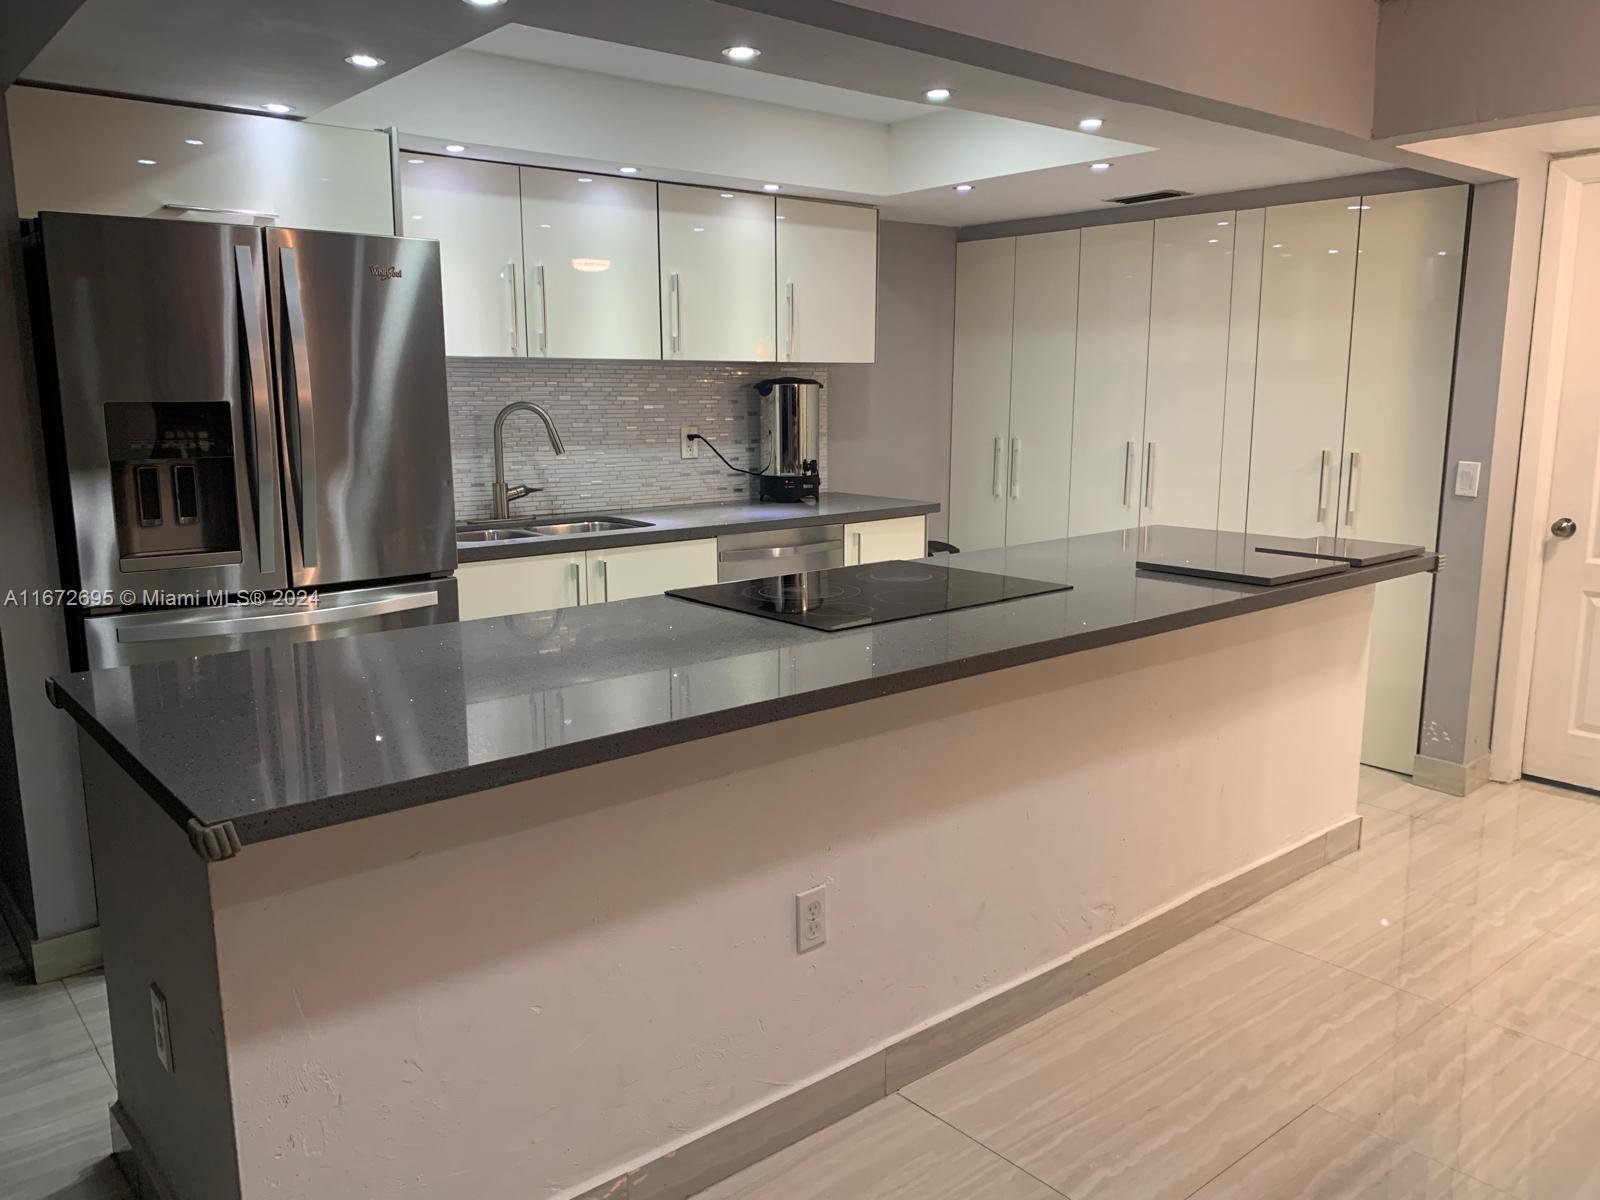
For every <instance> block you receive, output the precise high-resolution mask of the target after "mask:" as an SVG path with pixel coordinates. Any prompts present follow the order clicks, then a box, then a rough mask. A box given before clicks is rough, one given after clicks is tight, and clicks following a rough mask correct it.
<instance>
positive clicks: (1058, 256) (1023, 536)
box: [955, 229, 1080, 546]
mask: <svg viewBox="0 0 1600 1200" xmlns="http://www.w3.org/2000/svg"><path fill="white" fill-rule="evenodd" d="M1079 241H1080V238H1079V233H1078V231H1077V230H1076V229H1069V230H1063V231H1061V232H1058V233H1037V234H1030V235H1028V236H1027V237H1019V238H1018V239H1017V268H1016V273H1017V278H1016V288H1015V302H1014V318H1013V321H1012V327H1011V432H1010V437H1009V439H1008V441H1007V444H1006V478H1007V483H1006V499H1007V507H1006V531H1005V532H1006V537H1005V540H1006V544H1007V545H1008V546H1016V545H1020V544H1022V543H1024V542H1043V541H1048V540H1050V539H1051V538H1061V537H1066V536H1067V505H1068V502H1069V500H1070V498H1071V493H1070V488H1069V487H1068V481H1069V480H1070V479H1071V477H1072V388H1073V371H1074V366H1075V358H1076V352H1077V345H1078V246H1079ZM955 544H956V545H958V546H959V545H961V543H960V542H956V543H955Z"/></svg>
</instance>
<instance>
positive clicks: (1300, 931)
mask: <svg viewBox="0 0 1600 1200" xmlns="http://www.w3.org/2000/svg"><path fill="white" fill-rule="evenodd" d="M1227 924H1229V925H1231V926H1233V927H1234V928H1235V929H1240V930H1243V931H1244V932H1246V933H1252V934H1255V935H1256V936H1257V937H1263V938H1266V939H1267V940H1269V941H1273V942H1277V943H1278V944H1279V945H1282V946H1287V947H1289V948H1290V949H1291V950H1299V951H1300V952H1301V953H1303V954H1309V955H1311V956H1312V957H1313V958H1320V959H1322V960H1323V961H1324V962H1330V963H1333V964H1334V965H1336V966H1340V967H1345V968H1347V969H1349V970H1351V971H1355V972H1356V973H1358V974H1360V975H1365V976H1367V977H1368V978H1369V979H1376V980H1378V981H1379V982H1381V983H1387V984H1390V985H1392V986H1394V987H1397V988H1403V989H1405V990H1406V991H1408V992H1413V993H1415V994H1417V995H1419V996H1424V997H1426V998H1428V999H1430V1000H1435V1001H1438V1002H1439V1003H1441V1004H1449V1003H1451V1002H1452V1001H1455V1000H1457V999H1460V998H1461V996H1463V995H1464V994H1465V993H1466V991H1467V989H1468V988H1470V987H1472V986H1473V985H1474V984H1476V983H1479V982H1480V981H1482V980H1483V979H1485V978H1487V977H1488V976H1489V975H1491V974H1492V973H1493V972H1494V971H1496V970H1498V969H1499V968H1500V967H1501V966H1503V965H1504V964H1505V963H1507V962H1508V961H1510V959H1511V958H1512V957H1513V956H1514V955H1516V954H1517V953H1519V952H1520V951H1522V950H1524V949H1526V948H1527V947H1529V946H1531V945H1533V944H1534V943H1535V942H1536V941H1538V940H1539V938H1540V937H1541V936H1542V935H1541V933H1540V931H1539V930H1537V929H1534V928H1532V927H1531V926H1524V925H1517V924H1514V923H1512V922H1509V921H1506V920H1505V919H1503V918H1500V917H1496V916H1485V915H1483V914H1480V913H1479V912H1478V911H1477V910H1476V909H1474V908H1472V907H1470V906H1466V905H1460V904H1455V903H1452V902H1451V901H1448V900H1443V899H1441V898H1439V897H1438V896H1436V895H1434V894H1433V893H1431V892H1426V891H1410V890H1408V888H1407V886H1406V884H1405V881H1404V879H1403V878H1400V877H1395V876H1391V875H1388V874H1385V873H1383V872H1380V871H1341V870H1338V869H1336V868H1334V867H1325V868H1324V869H1322V870H1321V871H1317V872H1315V873H1314V874H1311V875H1308V876H1306V877H1305V878H1304V879H1301V880H1299V881H1297V882H1295V883H1293V884H1291V885H1289V886H1288V887H1286V888H1284V889H1283V890H1282V891H1279V892H1276V893H1274V894H1273V895H1271V896H1268V897H1267V898H1266V899H1265V900H1263V901H1261V902H1260V903H1258V904H1255V905H1253V906H1251V907H1250V908H1247V909H1245V910H1244V911H1243V912H1240V913H1236V914H1234V915H1233V916H1232V917H1230V918H1229V919H1228V921H1227Z"/></svg>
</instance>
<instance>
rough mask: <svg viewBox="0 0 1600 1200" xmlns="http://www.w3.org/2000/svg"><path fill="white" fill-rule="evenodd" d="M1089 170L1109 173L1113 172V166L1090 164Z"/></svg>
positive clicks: (1108, 164)
mask: <svg viewBox="0 0 1600 1200" xmlns="http://www.w3.org/2000/svg"><path fill="white" fill-rule="evenodd" d="M1089 170H1091V171H1109V170H1111V164H1110V163H1090V164H1089Z"/></svg>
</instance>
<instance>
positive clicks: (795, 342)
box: [777, 196, 878, 363]
mask: <svg viewBox="0 0 1600 1200" xmlns="http://www.w3.org/2000/svg"><path fill="white" fill-rule="evenodd" d="M777 219H778V229H777V238H778V358H779V360H780V361H782V362H825V363H864V362H871V361H873V359H874V358H875V357H876V355H877V348H876V339H875V329H876V323H877V309H878V213H877V210H876V209H872V208H862V207H859V206H857V205H853V204H829V203H827V202H826V201H822V200H796V199H793V198H791V197H787V196H780V197H779V198H778V212H777Z"/></svg>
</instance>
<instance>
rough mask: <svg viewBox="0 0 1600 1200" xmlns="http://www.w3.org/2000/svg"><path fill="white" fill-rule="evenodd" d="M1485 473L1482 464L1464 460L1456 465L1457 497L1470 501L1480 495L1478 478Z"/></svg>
mask: <svg viewBox="0 0 1600 1200" xmlns="http://www.w3.org/2000/svg"><path fill="white" fill-rule="evenodd" d="M1482 472H1483V464H1482V463H1481V462H1467V461H1465V460H1463V461H1462V462H1458V463H1457V464H1456V495H1458V496H1466V497H1468V498H1469V499H1470V498H1471V497H1473V496H1476V495H1477V494H1478V478H1479V476H1480V475H1481V474H1482Z"/></svg>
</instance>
